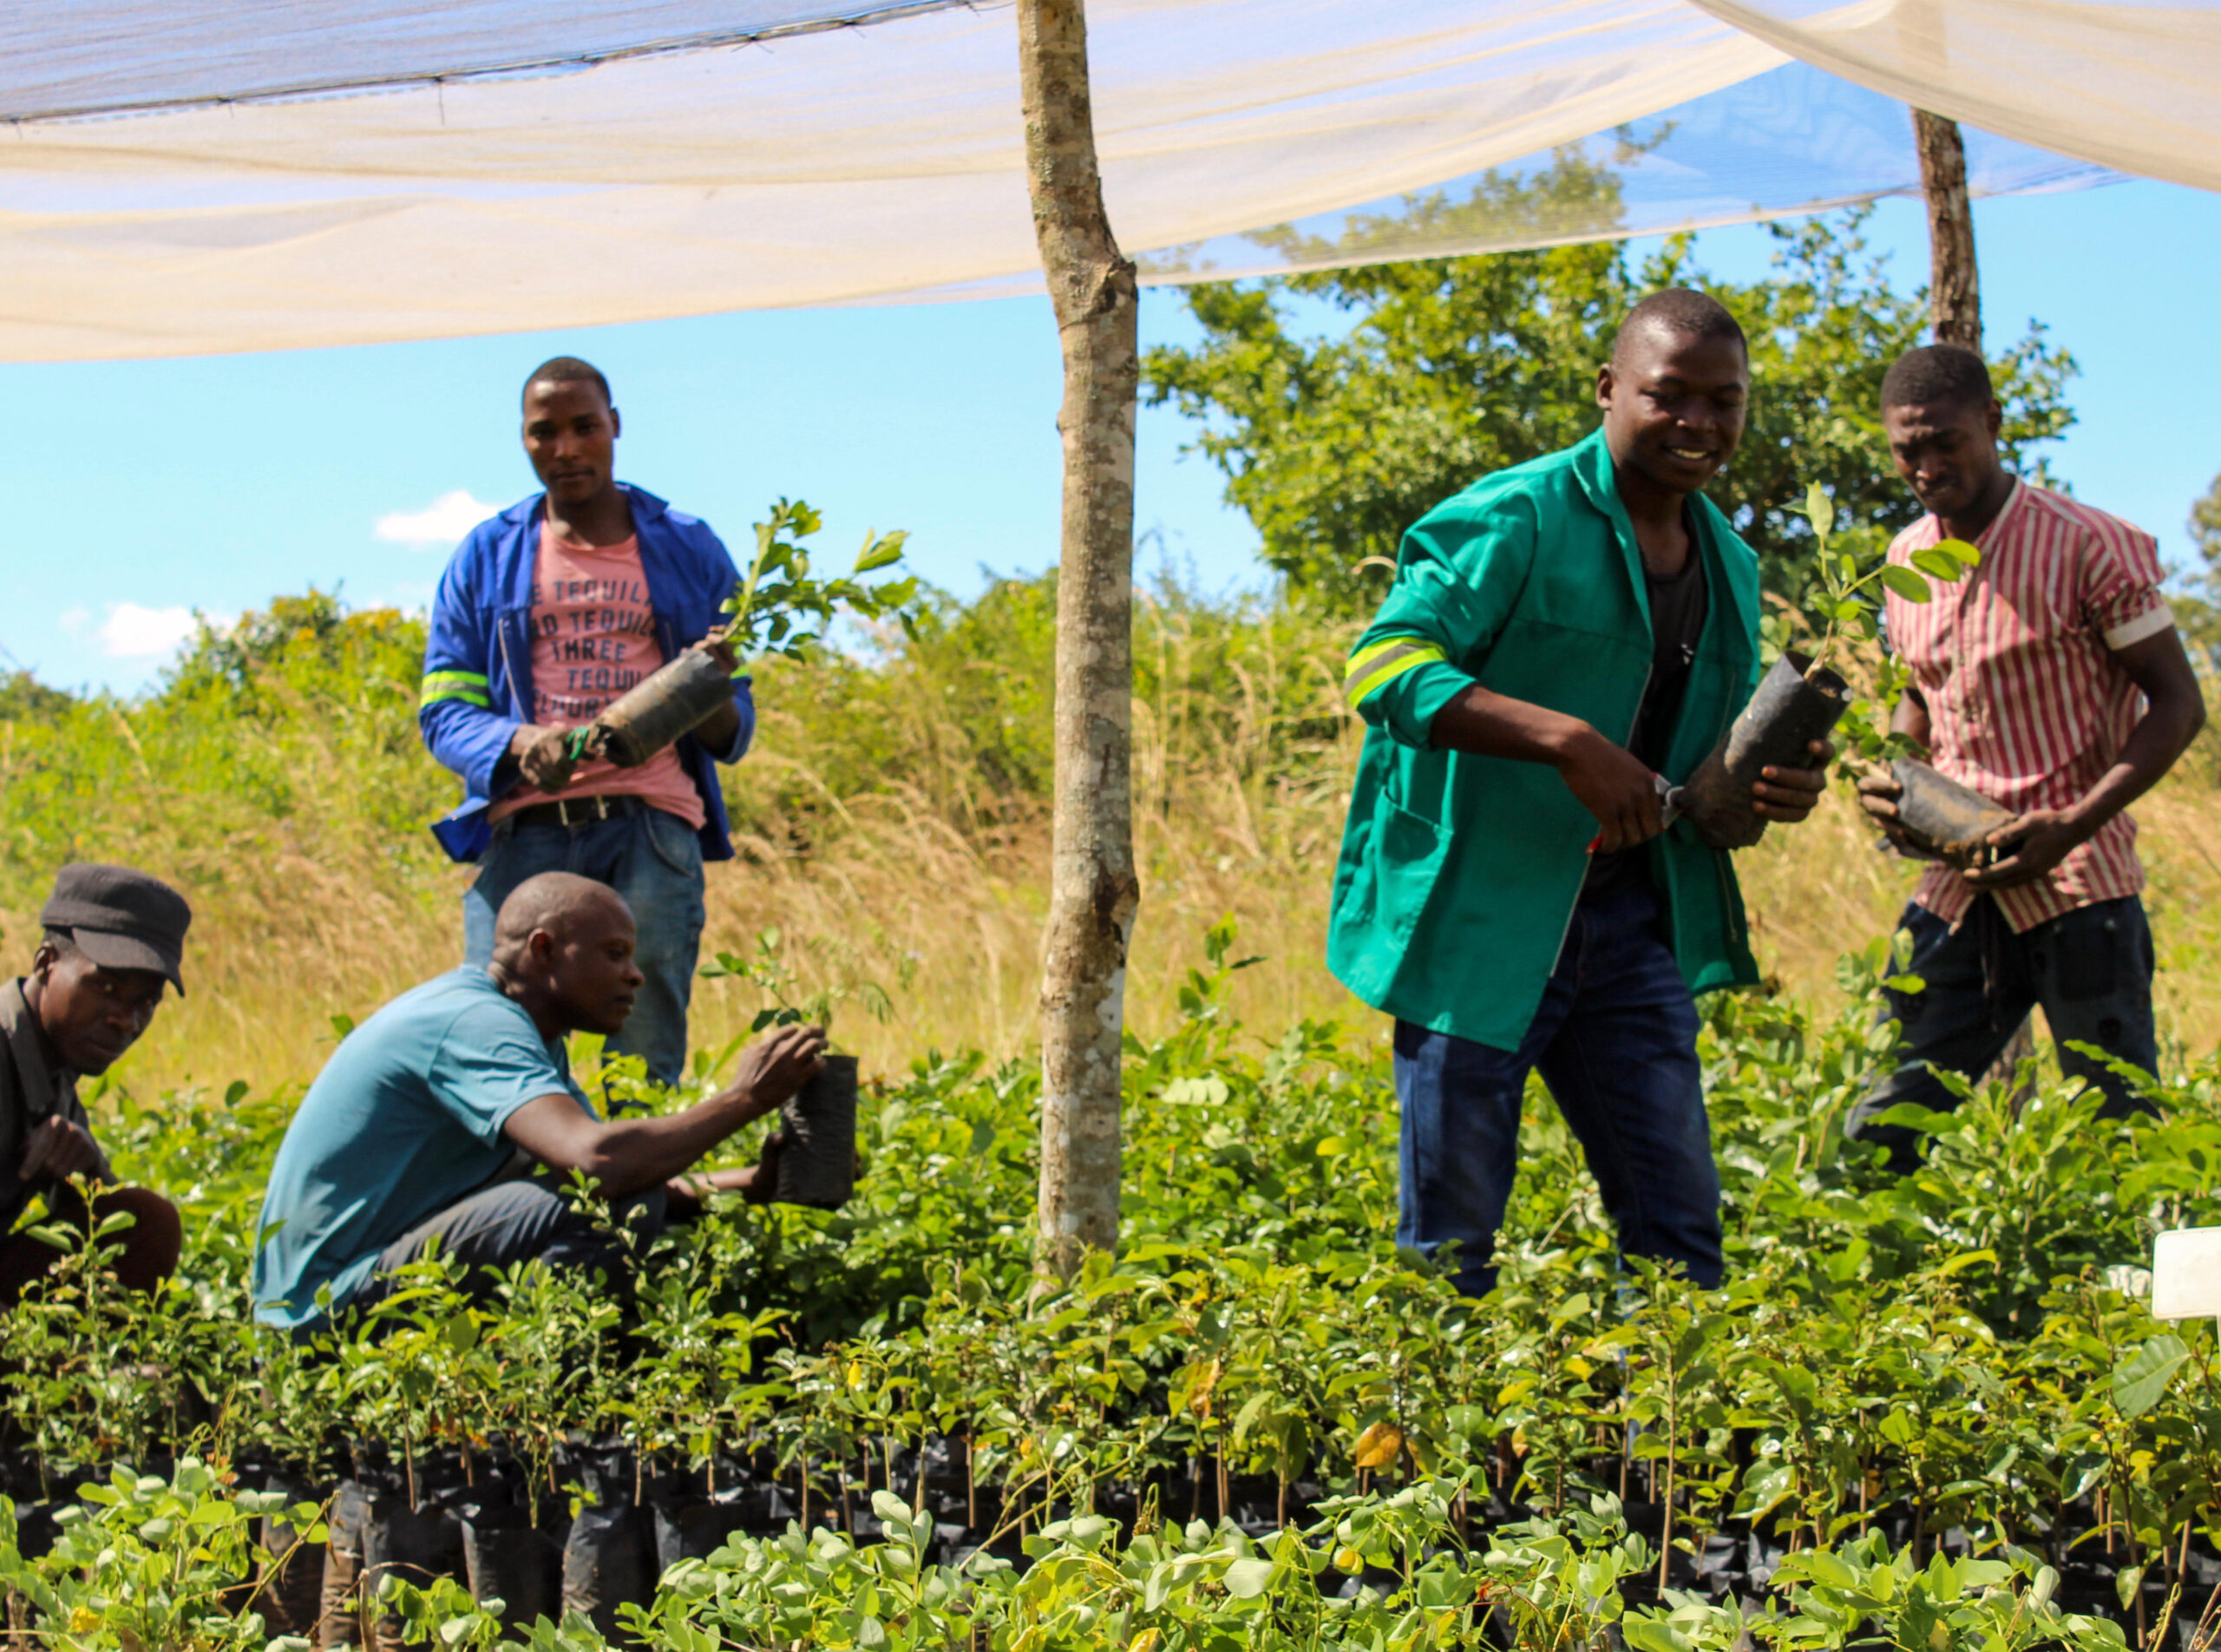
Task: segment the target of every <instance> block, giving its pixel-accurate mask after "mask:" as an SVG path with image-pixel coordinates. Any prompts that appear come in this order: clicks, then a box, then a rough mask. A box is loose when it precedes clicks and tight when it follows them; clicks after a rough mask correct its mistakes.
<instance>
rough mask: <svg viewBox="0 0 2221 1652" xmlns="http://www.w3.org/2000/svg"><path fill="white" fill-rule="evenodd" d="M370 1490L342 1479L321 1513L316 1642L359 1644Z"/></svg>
mask: <svg viewBox="0 0 2221 1652" xmlns="http://www.w3.org/2000/svg"><path fill="white" fill-rule="evenodd" d="M369 1520H370V1490H369V1488H368V1487H366V1486H364V1485H363V1484H362V1483H361V1482H360V1481H359V1480H342V1481H340V1483H339V1489H338V1490H337V1491H336V1492H335V1493H333V1495H332V1499H331V1513H330V1514H328V1515H326V1516H325V1517H324V1529H325V1535H326V1537H328V1539H329V1541H328V1542H326V1543H325V1544H324V1573H323V1577H322V1579H321V1583H322V1587H321V1589H320V1590H319V1594H320V1596H321V1601H320V1604H319V1605H318V1610H317V1630H316V1643H317V1644H318V1646H320V1647H337V1646H360V1645H362V1643H363V1620H362V1615H361V1606H360V1599H359V1597H360V1593H361V1587H362V1581H363V1529H364V1525H365V1524H368V1522H369Z"/></svg>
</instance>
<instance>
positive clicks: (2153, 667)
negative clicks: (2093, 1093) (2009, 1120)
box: [1851, 344, 2205, 1171]
mask: <svg viewBox="0 0 2221 1652" xmlns="http://www.w3.org/2000/svg"><path fill="white" fill-rule="evenodd" d="M1882 423H1883V429H1884V433H1885V434H1886V435H1887V436H1888V438H1889V442H1890V456H1891V457H1892V458H1893V459H1894V460H1895V461H1896V463H1897V473H1898V474H1899V475H1902V476H1903V478H1904V479H1905V482H1906V483H1907V484H1908V485H1909V486H1910V488H1912V490H1913V492H1914V494H1915V495H1916V496H1917V497H1918V498H1919V500H1920V502H1921V503H1922V504H1923V505H1925V506H1927V507H1928V513H1929V514H1928V515H1925V516H1923V517H1922V518H1921V519H1920V520H1919V521H1917V522H1915V523H1914V524H1913V525H1912V526H1911V527H1910V528H1907V529H1905V531H1904V532H1903V533H1902V534H1898V535H1897V541H1896V542H1895V543H1893V544H1892V545H1891V546H1890V561H1892V562H1894V563H1898V564H1901V565H1903V564H1909V563H1910V560H1911V558H1912V555H1913V554H1914V553H1915V552H1916V551H1920V550H1923V549H1926V548H1928V547H1932V546H1934V545H1935V544H1936V543H1937V542H1938V541H1941V540H1944V539H1957V540H1963V541H1968V542H1969V543H1971V544H1973V545H1974V546H1975V547H1977V548H1978V549H1979V550H1980V551H1981V552H1982V561H1981V563H1980V565H1979V566H1978V567H1975V569H1974V570H1973V571H1972V572H1971V573H1970V574H1969V576H1968V578H1967V579H1966V580H1963V581H1962V582H1961V583H1960V584H1958V585H1956V586H1945V585H1939V586H1936V587H1934V588H1935V592H1936V595H1935V598H1934V600H1931V601H1929V602H1926V603H1914V602H1907V601H1905V600H1903V599H1902V598H1900V597H1897V596H1896V595H1894V594H1892V595H1891V596H1890V597H1889V599H1888V608H1887V618H1888V624H1889V635H1890V645H1891V646H1892V647H1894V648H1895V649H1896V651H1897V653H1898V654H1899V656H1900V657H1902V658H1903V660H1904V662H1905V664H1906V665H1908V666H1909V667H1910V670H1911V673H1912V676H1911V681H1910V684H1909V685H1907V687H1906V690H1905V693H1904V697H1903V699H1902V700H1900V701H1899V702H1898V705H1897V715H1896V719H1895V723H1894V726H1895V727H1896V728H1897V731H1900V732H1902V733H1904V734H1907V735H1910V736H1911V737H1912V738H1913V739H1914V740H1916V742H1918V743H1919V744H1922V745H1923V746H1925V747H1927V748H1928V749H1929V753H1930V761H1931V762H1932V763H1933V764H1934V765H1935V767H1936V769H1937V770H1939V771H1941V772H1942V773H1943V775H1944V776H1945V777H1948V778H1949V779H1952V780H1956V781H1957V782H1959V783H1961V784H1962V785H1965V786H1969V787H1971V788H1973V789H1974V790H1975V791H1978V792H1980V793H1981V794H1982V796H1985V797H1988V798H1989V799H1990V800H1991V801H1992V802H1994V803H1999V804H2002V806H2003V807H2005V808H2007V809H2009V810H2013V811H2014V818H2013V819H2012V821H2011V822H2009V823H2008V824H2006V825H2004V826H2002V827H2001V828H1999V829H1997V830H1996V831H1995V832H1993V833H1992V834H1991V835H1990V836H1989V839H1988V842H1989V844H1990V845H1991V855H1990V863H1989V864H1988V865H1984V866H1977V867H1974V868H1970V869H1963V870H1962V869H1957V868H1955V867H1951V866H1946V865H1943V864H1941V863H1939V864H1936V865H1934V866H1931V867H1930V868H1929V870H1928V872H1927V875H1925V876H1923V878H1922V879H1921V882H1920V885H1919V887H1918V888H1916V890H1915V891H1914V893H1913V898H1912V903H1911V905H1910V906H1909V907H1907V908H1905V914H1904V919H1903V925H1902V927H1903V928H1904V929H1905V930H1907V931H1908V932H1910V935H1911V939H1912V955H1911V960H1910V965H1909V969H1910V973H1911V974H1915V975H1916V976H1918V977H1920V979H1921V980H1922V981H1923V983H1924V987H1923V990H1922V991H1920V992H1919V993H1897V992H1891V993H1889V994H1888V1000H1889V1001H1888V1006H1887V1009H1886V1012H1885V1013H1887V1014H1889V1015H1890V1016H1892V1017H1894V1018H1895V1019H1896V1020H1897V1023H1898V1025H1899V1026H1900V1027H1901V1028H1902V1029H1903V1065H1901V1066H1900V1067H1899V1068H1898V1070H1897V1072H1895V1073H1893V1074H1892V1075H1891V1076H1890V1077H1889V1078H1885V1079H1884V1080H1883V1081H1882V1082H1881V1083H1880V1084H1879V1085H1877V1086H1876V1087H1875V1089H1874V1090H1873V1091H1872V1092H1870V1094H1869V1095H1868V1096H1867V1097H1866V1098H1865V1099H1864V1101H1863V1102H1862V1103H1861V1104H1860V1105H1859V1107H1858V1108H1857V1111H1856V1112H1855V1113H1854V1114H1853V1117H1852V1120H1851V1135H1852V1136H1853V1137H1855V1138H1857V1139H1858V1140H1860V1141H1864V1142H1869V1143H1873V1144H1877V1145H1879V1146H1881V1147H1883V1148H1884V1149H1885V1150H1886V1151H1887V1152H1888V1154H1889V1157H1890V1165H1891V1167H1892V1168H1893V1169H1896V1170H1900V1171H1902V1170H1909V1169H1910V1168H1911V1167H1912V1166H1913V1165H1914V1164H1916V1162H1917V1159H1918V1144H1919V1137H1918V1133H1917V1132H1916V1131H1914V1130H1912V1129H1910V1128H1909V1127H1907V1126H1905V1125H1903V1124H1887V1123H1884V1122H1883V1116H1884V1114H1886V1113H1887V1112H1888V1111H1889V1110H1890V1107H1892V1106H1894V1105H1897V1103H1899V1102H1910V1103H1914V1104H1916V1105H1919V1106H1923V1107H1927V1108H1931V1109H1935V1110H1936V1111H1944V1110H1947V1109H1949V1108H1950V1107H1953V1106H1955V1105H1956V1098H1954V1097H1953V1096H1952V1095H1951V1093H1950V1092H1949V1090H1947V1089H1946V1088H1945V1086H1944V1085H1943V1083H1942V1082H1941V1081H1940V1080H1939V1079H1938V1078H1936V1075H1935V1070H1936V1069H1942V1070H1948V1071H1949V1072H1958V1073H1962V1074H1964V1075H1966V1076H1967V1077H1969V1078H1973V1077H1975V1076H1977V1075H1979V1074H1980V1073H1982V1072H1984V1071H1985V1070H1986V1069H1987V1068H1988V1066H1989V1065H1990V1064H1991V1063H1992V1062H1993V1061H1995V1059H1997V1057H1998V1055H1999V1054H2000V1053H2001V1052H2002V1051H2003V1050H2004V1048H2005V1046H2006V1043H2007V1041H2008V1039H2010V1038H2011V1037H2012V1035H2013V1033H2014V1031H2015V1029H2016V1028H2017V1027H2018V1026H2020V1024H2021V1021H2022V1019H2025V1018H2026V1017H2027V1015H2028V1012H2029V1011H2030V1010H2031V1009H2032V1008H2034V1007H2035V1006H2039V1005H2041V1006H2042V1009H2043V1012H2044V1019H2045V1020H2046V1021H2047V1022H2048V1023H2049V1024H2050V1026H2051V1031H2052V1036H2053V1037H2054V1039H2057V1040H2058V1042H2059V1059H2060V1066H2061V1068H2062V1069H2063V1070H2064V1071H2065V1072H2067V1074H2068V1076H2070V1077H2072V1078H2080V1079H2082V1080H2084V1081H2085V1082H2086V1083H2087V1084H2091V1085H2096V1086H2097V1087H2098V1088H2099V1089H2100V1091H2102V1092H2104V1094H2105V1098H2106V1104H2105V1111H2106V1115H2107V1116H2109V1117H2118V1116H2120V1115H2122V1114H2124V1113H2126V1112H2129V1111H2134V1110H2136V1109H2137V1108H2138V1107H2139V1106H2140V1105H2141V1104H2140V1103H2139V1102H2138V1101H2137V1099H2136V1098H2134V1096H2133V1093H2132V1092H2131V1090H2130V1088H2129V1087H2128V1086H2127V1085H2126V1084H2124V1083H2123V1082H2122V1080H2121V1079H2120V1078H2119V1076H2118V1075H2116V1074H2115V1073H2114V1072H2113V1071H2112V1070H2111V1069H2110V1068H2108V1067H2106V1066H2103V1065H2100V1063H2098V1062H2096V1061H2094V1060H2093V1059H2090V1058H2089V1057H2087V1056H2085V1055H2081V1054H2080V1053H2078V1052H2075V1051H2074V1050H2072V1049H2070V1048H2068V1047H2067V1046H2068V1045H2069V1044H2070V1043H2075V1042H2080V1043H2086V1044H2089V1045H2093V1046H2096V1047H2098V1048H2099V1049H2101V1050H2103V1051H2105V1052H2106V1054H2108V1055H2110V1056H2113V1057H2116V1058H2118V1059H2121V1060H2125V1061H2127V1062H2130V1063H2132V1064H2133V1065H2136V1066H2139V1067H2141V1068H2143V1069H2144V1070H2146V1072H2149V1071H2151V1070H2152V1067H2153V1066H2154V1065H2156V1064H2157V1062H2158V1059H2159V1049H2158V1045H2157V1042H2156V1039H2155V1038H2154V1034H2153V1030H2152V933H2151V930H2150V928H2148V927H2147V926H2146V922H2145V917H2144V904H2143V901H2141V900H2140V899H2139V891H2140V890H2141V889H2142V888H2143V887H2144V869H2143V868H2142V866H2141V865H2139V862H2138V861H2137V858H2136V825H2135V823H2134V822H2133V821H2132V820H2130V818H2129V817H2128V816H2127V815H2126V813H2125V812H2123V811H2124V810H2126V808H2127V806H2128V805H2129V803H2132V802H2133V801H2134V800H2135V799H2136V798H2137V797H2139V796H2142V795H2143V794H2144V793H2145V792H2146V790H2149V789H2150V788H2151V787H2152V785H2153V784H2154V783H2156V782H2157V781H2158V780H2159V777H2160V776H2162V775H2164V774H2165V773H2166V771H2167V770H2168V769H2169V768H2170V767H2172V765H2173V764H2174V762H2175V760H2176V759H2177V758H2178V757H2180V756H2181V755H2182V753H2183V751H2184V748H2185V747H2186V746H2188V745H2189V744H2190V742H2191V739H2192V737H2193V736H2194V735H2196V734H2197V732H2198V727H2199V725H2200V724H2202V723H2203V722H2204V721H2205V701H2204V699H2203V698H2202V697H2201V696H2200V694H2199V692H2198V678H2197V676H2196V675H2195V673H2194V672H2192V670H2191V665H2190V660H2189V659H2188V657H2187V656H2186V655H2185V653H2184V652H2183V645H2182V639H2181V638H2180V637H2179V636H2178V634H2177V633H2176V630H2175V622H2174V616H2173V615H2172V613H2169V612H2168V608H2167V604H2166V600H2165V598H2164V597H2163V596H2162V595H2161V594H2160V591H2159V585H2160V581H2161V580H2163V579H2164V578H2165V573H2164V571H2163V570H2162V568H2161V567H2160V566H2159V547H2158V543H2157V541H2154V540H2153V539H2152V535H2151V534H2146V533H2145V532H2144V531H2143V530H2141V529H2140V528H2132V527H2130V526H2129V525H2128V524H2127V523H2126V522H2124V521H2120V520H2119V519H2118V518H2116V517H2113V516H2108V515H2106V514H2105V512H2103V511H2100V510H2093V509H2092V508H2090V507H2089V506H2087V505H2084V504H2081V503H2080V502H2077V501H2075V500H2072V499H2068V498H2066V497H2065V496H2063V495H2059V494H2055V493H2052V492H2049V491H2048V490H2047V489H2045V488H2038V487H2034V486H2033V485H2032V484H2030V483H2028V482H2023V481H2021V480H2020V479H2019V478H2017V477H2015V475H2012V473H2011V472H2009V471H2008V470H2007V469H2005V468H2004V467H2003V465H2002V463H2001V462H1999V459H1998V454H1997V433H1998V428H1999V423H2000V416H1999V409H1998V405H1997V399H1996V397H1995V394H1994V393H1993V392H1992V390H1991V388H1990V383H1989V374H1988V370H1987V369H1986V368H1985V367H1984V366H1983V365H1982V357H1980V356H1978V355H1976V354H1975V352H1974V351H1969V350H1963V349H1960V348H1957V347H1956V346H1953V345H1949V344H1936V345H1930V346H1928V347H1926V348H1923V349H1919V350H1913V351H1907V352H1906V353H1905V355H1904V356H1903V357H1901V358H1900V359H1899V360H1898V361H1897V364H1896V365H1894V366H1893V367H1891V368H1890V371H1889V374H1888V376H1887V377H1885V378H1884V380H1883V383H1882ZM1859 790H1860V793H1861V802H1862V803H1864V805H1865V808H1866V810H1867V812H1868V813H1869V814H1870V815H1871V816H1873V817H1874V819H1875V820H1876V821H1877V823H1879V824H1880V825H1881V827H1882V829H1883V830H1884V832H1885V833H1886V834H1887V835H1888V836H1889V837H1890V840H1891V841H1892V842H1895V843H1896V844H1897V847H1898V849H1900V851H1901V852H1903V853H1907V854H1915V855H1916V854H1917V853H1918V851H1917V850H1916V849H1914V848H1913V846H1912V845H1911V844H1910V842H1908V840H1907V839H1906V837H1905V836H1904V834H1903V828H1902V826H1901V825H1900V823H1899V822H1898V821H1897V809H1896V803H1895V800H1896V798H1897V796H1898V795H1899V788H1898V787H1897V783H1896V782H1894V781H1893V780H1890V778H1888V777H1886V776H1876V777H1868V778H1866V779H1864V780H1862V781H1861V782H1860V783H1859Z"/></svg>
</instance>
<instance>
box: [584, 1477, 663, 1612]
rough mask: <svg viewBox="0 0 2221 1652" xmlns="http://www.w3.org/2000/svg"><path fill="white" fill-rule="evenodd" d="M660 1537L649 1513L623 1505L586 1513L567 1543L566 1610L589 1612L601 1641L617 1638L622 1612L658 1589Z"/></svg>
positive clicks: (591, 1510) (652, 1594)
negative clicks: (658, 1546)
mask: <svg viewBox="0 0 2221 1652" xmlns="http://www.w3.org/2000/svg"><path fill="white" fill-rule="evenodd" d="M657 1576H658V1573H657V1570H656V1536H655V1525H654V1523H653V1522H652V1520H651V1519H650V1518H649V1516H648V1511H646V1510H645V1509H641V1508H635V1507H633V1506H632V1505H631V1504H625V1503H620V1504H618V1505H614V1506H613V1507H610V1508H606V1509H585V1510H581V1511H580V1512H579V1513H578V1514H577V1515H576V1516H574V1517H573V1519H572V1521H571V1531H570V1535H569V1536H568V1537H566V1538H565V1539H564V1542H563V1609H564V1610H565V1611H567V1612H584V1613H585V1614H586V1616H588V1617H589V1618H591V1619H593V1626H594V1629H596V1630H597V1631H598V1632H599V1634H600V1636H601V1637H602V1639H604V1640H606V1641H613V1640H615V1639H617V1638H618V1634H617V1609H618V1608H619V1607H620V1606H622V1605H624V1604H625V1603H626V1602H627V1601H636V1602H638V1603H640V1604H641V1605H645V1604H646V1603H648V1602H649V1601H650V1600H651V1599H652V1598H653V1597H654V1595H655V1589H656V1577H657Z"/></svg>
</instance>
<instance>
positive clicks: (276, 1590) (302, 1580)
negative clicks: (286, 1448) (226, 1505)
mask: <svg viewBox="0 0 2221 1652" xmlns="http://www.w3.org/2000/svg"><path fill="white" fill-rule="evenodd" d="M264 1489H265V1491H275V1492H277V1493H278V1495H279V1496H281V1497H283V1498H285V1502H286V1505H287V1506H289V1507H290V1506H292V1505H295V1504H300V1503H313V1502H316V1501H317V1500H318V1499H317V1495H316V1492H315V1490H314V1489H313V1488H312V1487H311V1485H309V1483H308V1482H307V1481H306V1480H305V1479H302V1478H299V1477H298V1476H296V1475H291V1474H274V1475H272V1476H271V1478H270V1479H269V1481H268V1482H267V1483H266V1485H265V1487H264ZM300 1535H301V1534H300V1533H299V1532H298V1531H296V1530H295V1529H294V1528H293V1527H292V1525H290V1524H287V1522H286V1521H285V1518H283V1517H282V1516H279V1515H275V1514H265V1515H264V1516H263V1517H262V1523H261V1524H260V1526H259V1528H258V1529H257V1532H256V1537H257V1540H258V1542H259V1544H260V1545H261V1549H262V1560H261V1565H260V1570H259V1576H258V1577H257V1579H256V1582H257V1584H258V1586H259V1592H258V1593H257V1594H256V1596H255V1603H254V1604H255V1610H257V1611H258V1612H259V1613H261V1614H262V1627H263V1629H265V1631H266V1632H267V1633H268V1634H270V1635H271V1636H272V1637H273V1638H274V1637H275V1636H280V1635H313V1634H315V1633H316V1629H317V1623H318V1618H319V1617H320V1616H322V1610H323V1599H324V1548H325V1545H324V1544H320V1543H316V1544H309V1543H300V1542H299V1541H298V1539H299V1537H300Z"/></svg>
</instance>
